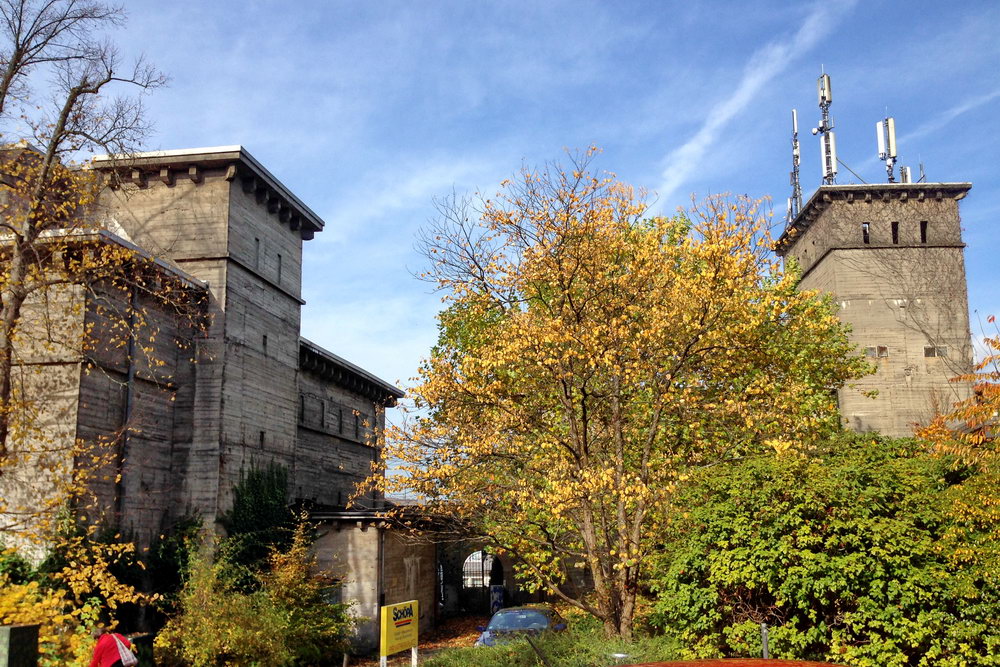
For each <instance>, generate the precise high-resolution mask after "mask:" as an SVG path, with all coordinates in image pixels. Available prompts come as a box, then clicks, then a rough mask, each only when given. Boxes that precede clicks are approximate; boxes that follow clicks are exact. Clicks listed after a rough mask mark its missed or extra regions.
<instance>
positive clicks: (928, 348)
mask: <svg viewBox="0 0 1000 667" xmlns="http://www.w3.org/2000/svg"><path fill="white" fill-rule="evenodd" d="M924 356H925V357H927V358H931V357H947V356H948V347H947V346H945V345H925V346H924Z"/></svg>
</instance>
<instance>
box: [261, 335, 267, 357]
mask: <svg viewBox="0 0 1000 667" xmlns="http://www.w3.org/2000/svg"><path fill="white" fill-rule="evenodd" d="M260 349H261V350H262V351H263V352H264V354H267V334H264V335H263V336H261V339H260Z"/></svg>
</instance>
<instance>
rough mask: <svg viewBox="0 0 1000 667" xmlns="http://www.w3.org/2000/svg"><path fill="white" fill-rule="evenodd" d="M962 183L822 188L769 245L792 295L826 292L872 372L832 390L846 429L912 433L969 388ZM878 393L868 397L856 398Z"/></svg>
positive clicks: (965, 188) (965, 185)
mask: <svg viewBox="0 0 1000 667" xmlns="http://www.w3.org/2000/svg"><path fill="white" fill-rule="evenodd" d="M971 187H972V186H971V184H969V183H879V184H872V185H823V186H820V187H819V189H818V190H817V191H816V192H815V193H814V194H813V196H812V197H811V198H810V199H809V201H808V202H807V203H806V204H805V206H804V207H803V208H802V210H801V211H800V212H799V214H798V215H797V216H796V217H795V218H794V219H793V220H792V222H791V224H790V225H789V226H788V227H787V228H786V229H785V231H784V233H783V234H782V235H781V237H780V239H779V241H778V253H779V254H780V255H781V256H782V257H783V258H784V259H785V261H786V262H788V261H789V260H794V261H795V262H797V263H798V265H799V267H800V268H801V270H802V281H801V283H800V287H801V289H810V290H812V289H815V290H820V291H823V292H829V293H831V294H832V295H833V297H834V300H835V301H836V302H837V305H838V307H839V309H840V318H841V320H843V321H844V322H846V323H848V324H850V325H851V328H852V333H851V338H852V340H853V341H854V342H855V343H856V344H857V345H858V347H859V348H860V349H861V350H863V351H864V353H865V354H866V356H868V357H869V361H871V362H872V363H874V364H875V365H876V366H877V371H876V372H875V374H874V375H870V376H868V377H866V378H863V379H862V380H860V381H859V382H857V383H856V384H855V386H854V387H844V388H843V389H841V390H840V393H839V400H840V411H841V414H842V415H843V418H844V419H845V420H846V423H847V426H848V427H849V428H851V429H853V430H855V431H880V432H882V433H884V434H886V435H891V436H907V435H911V434H912V433H913V427H914V424H923V423H926V422H927V421H928V420H929V419H930V418H931V417H932V416H933V415H935V414H936V413H938V412H941V411H946V410H947V409H948V408H949V407H950V406H951V404H952V403H953V402H955V401H956V400H959V399H961V398H965V397H967V396H968V391H969V390H968V387H965V386H963V385H960V384H955V383H953V382H950V381H949V379H950V378H952V377H954V376H956V375H959V374H961V373H968V372H969V371H970V370H971V365H972V346H971V336H970V332H969V311H968V295H967V289H966V282H965V263H964V259H963V249H964V247H965V244H964V243H962V230H961V218H960V217H959V209H958V202H959V200H961V199H962V198H963V197H964V196H965V195H966V193H968V191H969V189H970V188H971ZM872 390H877V392H878V393H877V395H876V396H875V398H869V397H868V396H866V395H865V392H870V391H872Z"/></svg>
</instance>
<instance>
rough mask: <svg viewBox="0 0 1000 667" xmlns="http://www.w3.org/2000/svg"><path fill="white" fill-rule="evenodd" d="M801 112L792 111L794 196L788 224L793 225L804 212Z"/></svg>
mask: <svg viewBox="0 0 1000 667" xmlns="http://www.w3.org/2000/svg"><path fill="white" fill-rule="evenodd" d="M800 158H801V155H800V153H799V112H798V111H796V110H795V109H792V173H791V179H790V180H791V186H792V196H791V197H789V198H788V222H789V224H791V222H792V220H794V219H795V218H796V217H797V216H798V215H799V211H800V210H802V186H801V185H800V184H799V162H800Z"/></svg>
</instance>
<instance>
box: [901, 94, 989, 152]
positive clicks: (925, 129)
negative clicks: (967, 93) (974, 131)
mask: <svg viewBox="0 0 1000 667" xmlns="http://www.w3.org/2000/svg"><path fill="white" fill-rule="evenodd" d="M998 97H1000V88H997V89H995V90H992V91H990V92H988V93H984V94H982V95H976V96H974V97H970V98H968V99H965V100H963V101H962V102H960V103H958V104H956V105H955V106H953V107H951V108H950V109H946V110H945V111H943V112H941V113H940V114H938V115H937V116H935V117H934V118H932V119H931V120H929V121H927V122H926V123H924V124H923V125H921V126H920V127H918V128H917V129H915V130H914V131H913V132H910V133H909V134H907V135H905V136H904V137H902V138H901V139H900V143H904V142H905V143H909V142H910V141H912V140H914V139H918V138H920V137H923V136H925V135H928V134H931V133H932V132H936V131H937V130H939V129H941V128H942V127H944V126H945V125H947V124H948V123H950V122H951V121H953V120H955V119H956V118H958V117H959V116H961V115H962V114H964V113H966V112H967V111H972V110H973V109H976V108H977V107H981V106H982V105H984V104H986V103H987V102H991V101H993V100H995V99H996V98H998Z"/></svg>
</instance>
